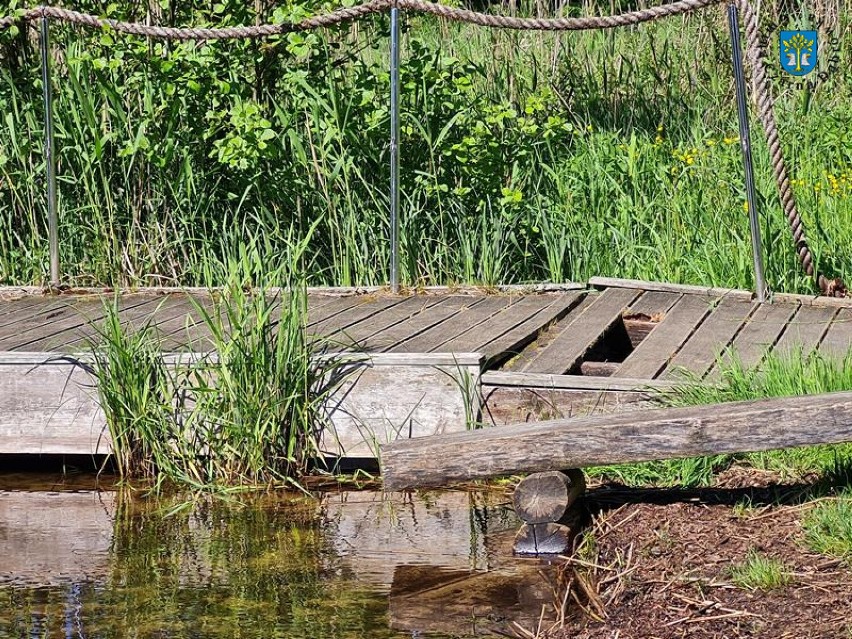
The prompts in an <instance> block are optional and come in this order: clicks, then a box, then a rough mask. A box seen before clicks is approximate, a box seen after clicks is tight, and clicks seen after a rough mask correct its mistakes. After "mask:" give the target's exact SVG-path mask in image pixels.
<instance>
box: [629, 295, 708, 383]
mask: <svg viewBox="0 0 852 639" xmlns="http://www.w3.org/2000/svg"><path fill="white" fill-rule="evenodd" d="M646 295H647V293H646ZM709 313H710V299H709V298H706V297H704V296H702V295H684V296H683V297H682V298H681V299H680V300H679V301H678V302H677V304H675V306H674V307H673V308H672V309H671V310H670V311H669V312H668V313H666V316H665V317H664V318H663V320H662V321H661V322H660V323H659V324H658V325H657V326H656V327H654V329H653V330H652V331H651V332H650V334H649V335H648V337H646V338H645V339H644V340H643V341H642V343H641V344H639V346H637V347H636V349H635V350H634V351H633V352H632V353H630V355H628V356H627V357H626V358H625V360H624V362H622V364H621V366H620V367H619V369H618V371H616V373H615V374H616V375H617V376H618V377H634V378H647V379H654V378H655V377H656V376H657V375H658V374H659V372H660V371H661V370H663V368H664V367H665V366H666V364H667V363H668V361H669V360H670V359H671V358H672V356H673V355H674V354H675V353H676V352H677V351H678V349H680V347H681V345H682V344H683V343H684V342H685V341H686V340H688V339H689V337H690V336H691V335H692V333H693V332H694V331H695V330H696V328H697V327H698V326H699V325H700V324H701V322H702V321H703V320H704V318H705V317H707V315H708V314H709Z"/></svg>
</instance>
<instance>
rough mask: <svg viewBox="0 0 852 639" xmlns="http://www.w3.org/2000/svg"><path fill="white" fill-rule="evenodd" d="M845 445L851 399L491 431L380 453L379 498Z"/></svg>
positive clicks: (648, 413)
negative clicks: (493, 480)
mask: <svg viewBox="0 0 852 639" xmlns="http://www.w3.org/2000/svg"><path fill="white" fill-rule="evenodd" d="M849 441H852V392H842V393H830V394H825V395H808V396H805V397H784V398H773V399H763V400H754V401H747V402H732V403H728V404H716V405H712V406H690V407H687V408H663V409H653V410H644V411H637V412H633V413H621V414H617V415H603V416H596V417H579V418H573V419H557V420H553V421H548V422H540V423H537V424H517V425H513V426H500V427H495V428H487V429H482V430H476V431H469V432H464V433H453V434H450V435H441V436H430V437H423V438H418V439H414V440H408V441H398V442H394V443H391V444H388V445H386V446H382V447H381V469H382V475H383V477H384V488H385V490H404V489H409V488H414V487H420V486H441V485H445V484H449V483H453V482H458V481H470V480H474V479H481V478H485V477H495V476H499V475H511V474H514V473H528V472H538V471H545V470H557V469H560V468H585V467H587V466H599V465H606V464H619V463H631V462H640V461H650V460H656V459H672V458H677V457H694V456H698V455H716V454H722V453H736V452H756V451H763V450H772V449H776V448H789V447H795V446H807V445H812V444H835V443H840V442H849Z"/></svg>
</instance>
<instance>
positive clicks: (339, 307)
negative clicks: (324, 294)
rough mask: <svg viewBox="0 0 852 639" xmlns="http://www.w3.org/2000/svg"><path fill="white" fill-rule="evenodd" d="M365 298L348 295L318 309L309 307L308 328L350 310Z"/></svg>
mask: <svg viewBox="0 0 852 639" xmlns="http://www.w3.org/2000/svg"><path fill="white" fill-rule="evenodd" d="M363 301H364V297H363V296H360V295H347V296H345V297H337V298H335V299H333V300H332V301H330V302H329V303H328V304H323V305H322V306H318V307H316V308H311V307H310V306H308V326H309V327H311V326H313V325H314V324H318V323H320V322H322V321H324V320H327V319H328V318H330V317H334V316H335V315H337V314H338V313H343V312H344V311H346V310H347V309H349V308H352V307H353V306H355V305H356V304H358V303H359V302H363Z"/></svg>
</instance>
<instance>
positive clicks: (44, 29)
mask: <svg viewBox="0 0 852 639" xmlns="http://www.w3.org/2000/svg"><path fill="white" fill-rule="evenodd" d="M39 45H40V48H41V79H42V84H43V85H44V160H45V161H44V163H45V172H46V174H47V235H48V243H49V249H50V286H51V288H57V287H58V286H59V217H58V212H57V204H56V154H55V150H54V147H53V88H52V86H51V84H50V32H49V25H48V21H47V16H42V18H41V30H40V31H39Z"/></svg>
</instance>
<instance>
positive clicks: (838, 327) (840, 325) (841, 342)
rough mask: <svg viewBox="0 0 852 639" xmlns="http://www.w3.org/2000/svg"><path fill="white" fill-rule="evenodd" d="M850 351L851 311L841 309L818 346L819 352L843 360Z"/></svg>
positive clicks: (851, 340) (851, 344)
mask: <svg viewBox="0 0 852 639" xmlns="http://www.w3.org/2000/svg"><path fill="white" fill-rule="evenodd" d="M850 349H852V309H847V308H841V309H840V310H839V311H838V312H837V315H836V316H835V318H834V321H833V322H832V323H831V326H829V327H828V331H826V333H825V337H823V338H822V342H820V345H819V352H820V353H821V354H823V355H826V356H828V357H832V358H835V359H843V358H844V357H846V355H848V354H849V350H850Z"/></svg>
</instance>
